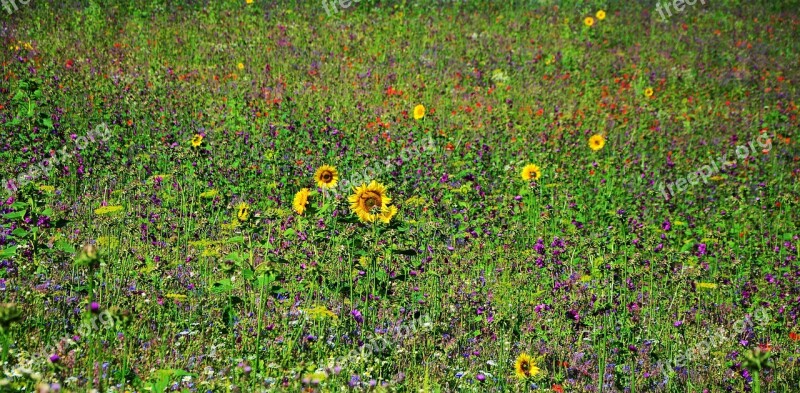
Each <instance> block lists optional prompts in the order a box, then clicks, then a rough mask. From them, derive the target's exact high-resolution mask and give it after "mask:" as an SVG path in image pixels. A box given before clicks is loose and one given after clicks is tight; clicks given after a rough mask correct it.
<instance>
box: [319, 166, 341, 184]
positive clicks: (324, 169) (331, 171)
mask: <svg viewBox="0 0 800 393" xmlns="http://www.w3.org/2000/svg"><path fill="white" fill-rule="evenodd" d="M314 181H316V182H317V186H319V187H321V188H334V187H336V183H337V182H338V181H339V172H338V171H337V170H336V168H334V167H332V166H330V165H323V166H321V167H319V169H317V173H315V174H314Z"/></svg>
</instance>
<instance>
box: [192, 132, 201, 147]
mask: <svg viewBox="0 0 800 393" xmlns="http://www.w3.org/2000/svg"><path fill="white" fill-rule="evenodd" d="M202 143H203V136H202V135H200V134H197V135H195V136H194V138H192V147H197V146H200V144H202Z"/></svg>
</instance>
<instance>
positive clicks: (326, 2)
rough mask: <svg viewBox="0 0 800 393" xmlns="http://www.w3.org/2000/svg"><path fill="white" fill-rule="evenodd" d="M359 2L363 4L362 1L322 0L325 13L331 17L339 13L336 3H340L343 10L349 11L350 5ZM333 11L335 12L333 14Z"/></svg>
mask: <svg viewBox="0 0 800 393" xmlns="http://www.w3.org/2000/svg"><path fill="white" fill-rule="evenodd" d="M359 2H361V0H322V8H324V9H325V12H326V13H328V16H331V14H335V13H337V12H339V11H338V10H337V9H336V3H339V6H341V7H342V8H345V9H347V8H350V4H352V3H359ZM329 6H330V8H329ZM331 10H333V12H331Z"/></svg>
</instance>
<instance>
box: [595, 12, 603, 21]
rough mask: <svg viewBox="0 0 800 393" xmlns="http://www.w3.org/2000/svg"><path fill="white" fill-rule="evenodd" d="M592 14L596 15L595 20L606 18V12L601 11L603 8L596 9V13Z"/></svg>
mask: <svg viewBox="0 0 800 393" xmlns="http://www.w3.org/2000/svg"><path fill="white" fill-rule="evenodd" d="M594 16H596V17H597V20H603V19H605V18H606V12H605V11H603V10H600V11H597V13H596V14H594Z"/></svg>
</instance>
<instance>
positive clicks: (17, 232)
mask: <svg viewBox="0 0 800 393" xmlns="http://www.w3.org/2000/svg"><path fill="white" fill-rule="evenodd" d="M11 234H12V235H14V236H15V237H25V236H28V231H26V230H24V229H22V228H17V229H15V230H14V231H13V232H11Z"/></svg>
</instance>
